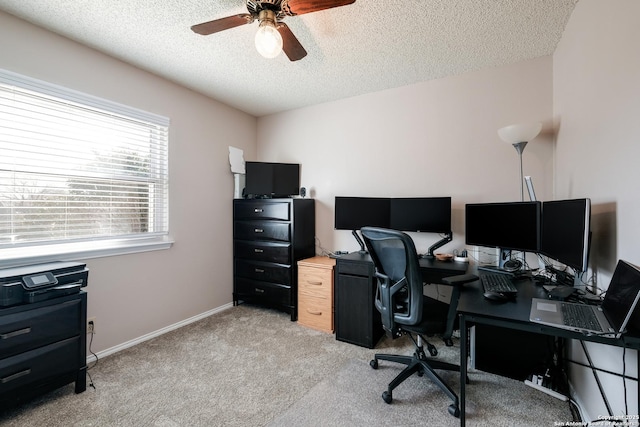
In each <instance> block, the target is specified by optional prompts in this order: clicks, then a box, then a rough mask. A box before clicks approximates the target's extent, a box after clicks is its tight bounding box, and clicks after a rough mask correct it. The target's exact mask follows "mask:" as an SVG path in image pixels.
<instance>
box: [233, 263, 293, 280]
mask: <svg viewBox="0 0 640 427" xmlns="http://www.w3.org/2000/svg"><path fill="white" fill-rule="evenodd" d="M235 267H236V270H235V274H236V276H238V277H246V278H248V279H255V280H261V281H264V282H275V283H282V284H285V285H289V284H290V283H291V266H289V265H285V264H274V263H272V262H262V261H248V260H246V259H236V266H235Z"/></svg>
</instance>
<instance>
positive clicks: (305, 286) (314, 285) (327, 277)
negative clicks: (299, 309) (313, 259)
mask: <svg viewBox="0 0 640 427" xmlns="http://www.w3.org/2000/svg"><path fill="white" fill-rule="evenodd" d="M332 277H333V274H332V270H327V269H321V268H313V267H301V266H299V267H298V294H299V295H308V296H311V297H316V298H324V299H331V296H332V294H333V280H332Z"/></svg>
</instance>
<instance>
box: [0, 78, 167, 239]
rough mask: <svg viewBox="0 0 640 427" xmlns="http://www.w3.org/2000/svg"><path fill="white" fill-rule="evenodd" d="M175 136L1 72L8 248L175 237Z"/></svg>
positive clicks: (0, 142)
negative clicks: (171, 232)
mask: <svg viewBox="0 0 640 427" xmlns="http://www.w3.org/2000/svg"><path fill="white" fill-rule="evenodd" d="M168 130H169V120H168V119H167V118H164V117H160V116H157V115H154V114H150V113H146V112H143V111H140V110H137V109H134V108H129V107H126V106H123V105H120V104H116V103H112V102H110V101H106V100H102V99H99V98H96V97H93V96H90V95H86V94H82V93H79V92H76V91H72V90H69V89H65V88H62V87H59V86H55V85H51V84H48V83H45V82H41V81H38V80H34V79H30V78H26V77H24V76H20V75H17V74H14V73H11V72H8V71H4V70H0V250H2V249H3V248H9V247H18V246H34V245H43V244H47V245H50V244H56V243H68V242H88V241H96V240H109V239H119V240H122V239H128V238H129V239H136V238H141V237H148V236H163V235H167V234H168V227H169V222H168V211H169V196H168V179H169V177H168Z"/></svg>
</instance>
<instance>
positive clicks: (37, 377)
mask: <svg viewBox="0 0 640 427" xmlns="http://www.w3.org/2000/svg"><path fill="white" fill-rule="evenodd" d="M86 318H87V294H86V293H85V292H80V293H78V294H75V295H70V296H62V297H58V298H53V299H50V300H47V301H44V302H38V303H33V304H22V305H18V306H14V307H9V308H3V309H0V407H2V408H6V407H10V406H13V405H16V404H19V403H21V402H22V401H24V400H27V399H30V398H32V397H34V396H36V395H38V394H41V393H44V392H47V391H50V390H53V389H55V388H57V387H60V386H62V385H65V384H69V383H71V382H75V392H76V393H81V392H83V391H84V390H85V389H86V371H87V366H86V359H87V356H86Z"/></svg>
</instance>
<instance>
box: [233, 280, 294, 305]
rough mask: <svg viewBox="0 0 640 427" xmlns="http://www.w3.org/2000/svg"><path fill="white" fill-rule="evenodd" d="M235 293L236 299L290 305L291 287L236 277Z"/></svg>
mask: <svg viewBox="0 0 640 427" xmlns="http://www.w3.org/2000/svg"><path fill="white" fill-rule="evenodd" d="M235 285H236V286H235V293H236V298H237V299H244V298H248V299H251V298H258V299H260V301H265V302H270V303H274V304H282V305H289V304H291V286H288V285H284V284H279V283H269V282H261V281H258V280H251V279H245V278H242V277H236V279H235Z"/></svg>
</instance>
